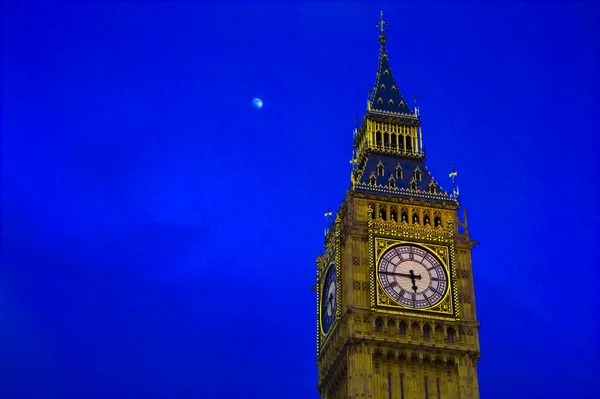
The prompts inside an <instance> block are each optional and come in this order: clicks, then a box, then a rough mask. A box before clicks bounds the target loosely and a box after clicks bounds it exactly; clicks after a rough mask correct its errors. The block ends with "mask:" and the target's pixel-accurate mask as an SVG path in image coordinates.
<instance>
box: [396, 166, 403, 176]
mask: <svg viewBox="0 0 600 399" xmlns="http://www.w3.org/2000/svg"><path fill="white" fill-rule="evenodd" d="M396 179H402V166H400V165H398V166H396Z"/></svg>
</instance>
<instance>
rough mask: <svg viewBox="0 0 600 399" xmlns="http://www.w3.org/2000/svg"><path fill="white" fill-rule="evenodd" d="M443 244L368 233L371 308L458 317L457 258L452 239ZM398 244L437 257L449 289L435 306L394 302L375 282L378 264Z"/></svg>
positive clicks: (390, 311) (392, 311) (376, 281)
mask: <svg viewBox="0 0 600 399" xmlns="http://www.w3.org/2000/svg"><path fill="white" fill-rule="evenodd" d="M443 241H444V242H442V243H435V244H434V243H430V242H424V241H407V240H403V239H399V238H396V237H390V236H388V235H385V234H377V235H375V234H374V233H373V232H370V233H369V243H370V245H369V246H370V251H369V255H370V256H369V263H370V264H369V275H370V276H369V279H370V285H371V309H372V310H378V311H380V312H381V311H384V312H387V313H399V312H400V313H410V314H415V313H420V314H422V315H430V316H443V317H455V318H458V317H459V311H458V306H456V305H457V303H458V298H457V297H458V291H457V286H456V259H455V258H456V256H455V249H454V241H453V240H443ZM398 245H414V246H417V247H421V248H423V249H425V250H427V251H429V252H431V253H432V254H434V256H436V258H437V259H438V260H439V261H440V263H441V265H442V267H443V268H444V270H445V271H446V274H447V276H448V288H447V289H446V292H445V293H444V296H443V297H442V300H441V301H440V302H438V303H437V304H435V305H433V306H431V307H428V308H423V309H415V308H411V307H408V306H405V305H402V304H399V303H397V302H396V301H395V300H393V299H391V298H390V297H389V296H388V295H387V294H386V293H385V291H384V289H383V288H382V287H381V284H380V282H379V281H378V279H377V265H378V264H379V260H380V259H381V257H382V256H383V254H384V253H385V252H386V251H388V250H389V249H391V248H393V247H395V246H398Z"/></svg>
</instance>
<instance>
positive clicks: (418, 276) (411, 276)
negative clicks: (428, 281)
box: [379, 272, 421, 280]
mask: <svg viewBox="0 0 600 399" xmlns="http://www.w3.org/2000/svg"><path fill="white" fill-rule="evenodd" d="M379 274H393V275H395V276H402V277H408V278H411V279H413V278H416V279H418V280H420V279H421V275H420V274H417V275H415V274H414V273H411V274H407V273H394V272H379Z"/></svg>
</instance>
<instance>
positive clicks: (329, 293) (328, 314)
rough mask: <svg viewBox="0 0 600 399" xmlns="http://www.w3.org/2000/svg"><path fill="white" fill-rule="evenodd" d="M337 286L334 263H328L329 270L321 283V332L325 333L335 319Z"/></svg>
mask: <svg viewBox="0 0 600 399" xmlns="http://www.w3.org/2000/svg"><path fill="white" fill-rule="evenodd" d="M336 296H337V287H336V276H335V263H332V264H331V265H329V271H328V272H327V277H326V278H325V283H324V284H323V291H322V294H321V326H322V328H323V333H325V334H327V333H328V332H329V329H330V328H331V325H332V324H333V321H334V320H335V310H336V307H337V301H336Z"/></svg>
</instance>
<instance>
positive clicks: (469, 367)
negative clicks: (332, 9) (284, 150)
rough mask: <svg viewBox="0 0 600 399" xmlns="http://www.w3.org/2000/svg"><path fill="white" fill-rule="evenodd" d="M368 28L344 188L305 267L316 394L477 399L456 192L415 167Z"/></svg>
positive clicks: (408, 111)
mask: <svg viewBox="0 0 600 399" xmlns="http://www.w3.org/2000/svg"><path fill="white" fill-rule="evenodd" d="M378 28H379V29H378V31H379V37H378V41H379V45H380V51H379V65H378V69H377V75H376V79H375V86H374V87H373V90H372V92H371V93H370V96H369V99H368V103H367V110H366V112H365V114H364V117H363V118H362V121H361V122H360V124H359V125H358V126H357V128H356V130H355V132H354V138H353V147H354V151H353V156H352V160H351V164H352V170H351V175H350V188H349V189H348V191H347V192H346V195H345V198H344V200H343V201H342V203H341V205H340V207H339V209H338V211H337V212H336V214H335V216H334V217H333V219H332V220H333V221H332V223H330V224H329V225H328V228H327V230H326V236H325V249H324V253H322V254H321V255H320V256H319V257H318V258H317V285H316V287H317V365H318V369H319V372H318V390H319V394H320V395H321V397H322V398H324V399H342V398H344V399H345V398H373V399H416V398H423V399H454V398H468V399H477V398H479V389H478V381H477V362H478V359H479V356H480V351H479V338H478V328H479V323H478V321H477V314H476V310H475V292H474V286H473V272H472V262H471V251H472V249H473V247H474V245H475V244H476V243H477V242H476V241H473V240H471V238H470V234H469V229H468V224H467V214H466V211H465V210H464V207H463V208H461V205H460V203H459V198H458V190H457V188H456V187H453V188H452V190H451V191H450V192H447V191H445V190H444V189H443V188H442V187H441V185H440V184H439V183H438V181H437V180H436V179H435V178H434V177H433V175H432V173H431V172H430V171H429V170H428V169H427V167H426V165H425V160H426V159H425V151H424V146H423V133H422V128H421V119H420V116H419V110H418V107H417V105H416V103H414V104H413V105H412V107H411V105H409V104H407V102H406V101H405V99H404V97H403V95H402V93H401V91H400V89H399V86H398V83H397V81H396V79H395V77H394V75H393V74H392V69H391V67H390V62H389V59H388V52H387V48H386V44H387V39H388V37H387V29H386V23H385V21H384V19H383V13H382V14H381V19H380V22H379V25H378ZM454 176H455V172H454V171H452V173H450V177H451V178H452V179H453V181H454Z"/></svg>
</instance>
